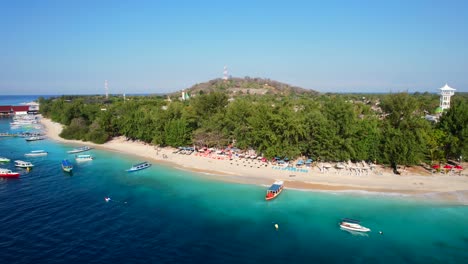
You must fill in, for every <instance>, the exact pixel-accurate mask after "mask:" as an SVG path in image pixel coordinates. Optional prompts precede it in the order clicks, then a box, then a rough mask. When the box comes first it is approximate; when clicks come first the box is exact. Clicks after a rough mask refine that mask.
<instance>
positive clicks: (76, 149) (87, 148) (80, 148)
mask: <svg viewBox="0 0 468 264" xmlns="http://www.w3.org/2000/svg"><path fill="white" fill-rule="evenodd" d="M90 149H92V148H90V147H88V146H83V147H79V148H75V149H72V150H69V151H67V153H68V154H74V153H80V152H85V151H88V150H90Z"/></svg>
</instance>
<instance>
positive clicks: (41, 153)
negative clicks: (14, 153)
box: [24, 150, 49, 157]
mask: <svg viewBox="0 0 468 264" xmlns="http://www.w3.org/2000/svg"><path fill="white" fill-rule="evenodd" d="M47 154H49V153H48V152H47V151H44V150H33V151H31V152H29V153H26V154H24V156H25V157H42V156H47Z"/></svg>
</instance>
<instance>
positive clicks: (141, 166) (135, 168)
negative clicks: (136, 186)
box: [127, 161, 151, 172]
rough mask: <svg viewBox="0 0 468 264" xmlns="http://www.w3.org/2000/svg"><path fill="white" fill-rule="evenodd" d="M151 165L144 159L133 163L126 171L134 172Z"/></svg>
mask: <svg viewBox="0 0 468 264" xmlns="http://www.w3.org/2000/svg"><path fill="white" fill-rule="evenodd" d="M149 167H151V164H150V163H148V162H147V161H144V162H142V163H138V164H135V165H133V166H132V167H131V168H130V169H128V170H127V172H134V171H139V170H144V169H147V168H149Z"/></svg>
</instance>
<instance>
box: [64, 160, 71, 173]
mask: <svg viewBox="0 0 468 264" xmlns="http://www.w3.org/2000/svg"><path fill="white" fill-rule="evenodd" d="M62 169H63V170H64V171H66V172H71V171H72V170H73V165H72V164H71V162H70V161H69V160H67V159H64V160H62Z"/></svg>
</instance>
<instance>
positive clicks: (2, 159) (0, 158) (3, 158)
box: [0, 157, 10, 162]
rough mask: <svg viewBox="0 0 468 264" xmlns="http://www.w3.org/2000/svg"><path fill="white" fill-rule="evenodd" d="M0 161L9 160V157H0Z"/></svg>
mask: <svg viewBox="0 0 468 264" xmlns="http://www.w3.org/2000/svg"><path fill="white" fill-rule="evenodd" d="M0 162H10V159H7V158H5V157H0Z"/></svg>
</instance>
